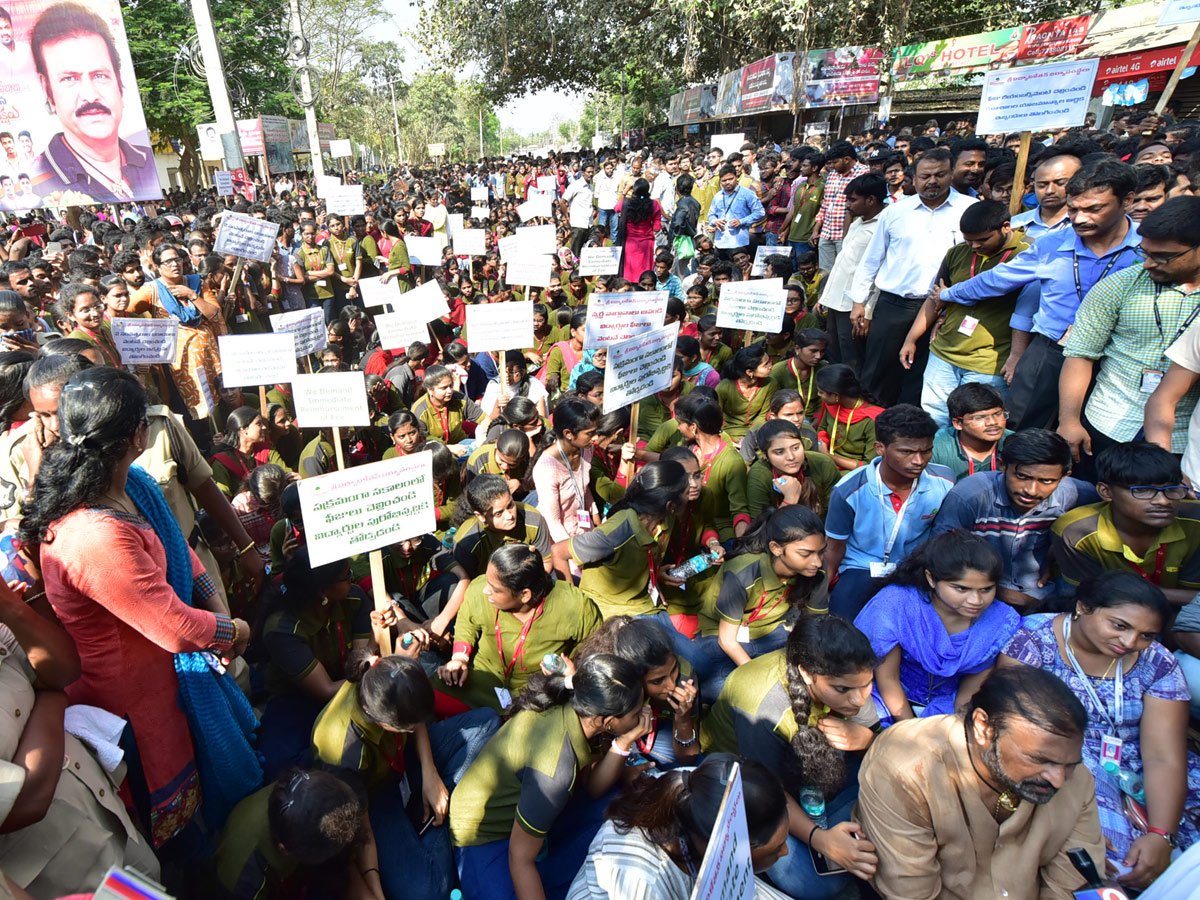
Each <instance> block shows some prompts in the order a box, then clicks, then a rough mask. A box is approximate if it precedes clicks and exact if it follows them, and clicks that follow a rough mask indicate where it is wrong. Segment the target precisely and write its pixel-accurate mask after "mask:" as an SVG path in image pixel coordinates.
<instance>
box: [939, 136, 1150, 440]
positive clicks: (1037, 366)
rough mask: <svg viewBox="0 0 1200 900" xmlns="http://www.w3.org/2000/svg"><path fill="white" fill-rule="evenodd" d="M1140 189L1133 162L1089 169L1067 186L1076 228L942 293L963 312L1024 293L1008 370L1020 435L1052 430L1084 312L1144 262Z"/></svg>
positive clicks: (1012, 423)
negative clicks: (1066, 346)
mask: <svg viewBox="0 0 1200 900" xmlns="http://www.w3.org/2000/svg"><path fill="white" fill-rule="evenodd" d="M1136 187H1137V174H1136V173H1135V172H1134V170H1133V166H1131V165H1129V164H1127V163H1123V162H1118V161H1117V160H1113V159H1104V160H1100V161H1098V162H1095V163H1092V164H1091V165H1089V166H1085V167H1084V168H1082V169H1080V170H1079V171H1078V172H1076V173H1075V174H1074V175H1073V176H1072V177H1071V180H1070V181H1069V182H1068V183H1067V215H1068V216H1069V217H1070V219H1071V228H1070V229H1068V230H1066V231H1064V232H1063V233H1062V234H1061V235H1055V234H1047V235H1045V236H1043V237H1042V238H1041V239H1040V240H1038V241H1037V242H1036V243H1035V244H1034V245H1033V246H1032V247H1030V248H1029V249H1028V250H1026V251H1025V252H1024V253H1019V254H1017V255H1016V256H1014V257H1013V258H1012V259H1010V260H1009V261H1008V262H1004V263H1001V264H1000V265H998V266H996V267H995V268H992V269H988V270H987V271H986V272H980V273H979V274H978V275H976V276H975V277H974V278H970V279H968V280H966V281H962V282H959V283H958V284H956V285H954V286H953V287H949V288H946V289H945V290H943V291H941V295H940V299H942V300H944V301H947V302H952V303H961V304H963V305H964V306H970V305H973V304H975V303H978V302H980V301H983V302H987V301H988V300H989V299H991V298H997V297H1003V296H1005V295H1006V294H1009V293H1011V292H1013V291H1021V294H1020V297H1019V298H1018V300H1017V305H1016V309H1015V310H1014V311H1013V315H1012V319H1011V320H1010V324H1011V325H1012V330H1013V333H1012V350H1011V351H1010V352H1009V357H1008V362H1007V363H1006V364H1005V367H1004V372H1005V374H1007V375H1009V377H1010V378H1011V382H1010V384H1011V386H1010V388H1009V391H1008V412H1009V422H1008V426H1009V428H1011V429H1013V430H1014V431H1020V430H1021V429H1022V428H1045V427H1046V426H1047V425H1050V424H1051V422H1052V421H1053V420H1054V419H1055V418H1056V417H1057V416H1058V376H1059V372H1061V371H1062V366H1063V353H1062V345H1063V343H1064V342H1065V341H1066V336H1067V332H1069V331H1070V330H1071V326H1073V325H1074V324H1075V313H1076V312H1077V311H1078V310H1079V305H1080V304H1081V303H1082V302H1083V298H1084V297H1085V296H1086V295H1087V293H1088V291H1090V290H1091V289H1092V286H1093V285H1094V284H1095V283H1096V282H1097V281H1099V280H1100V279H1102V278H1104V277H1105V276H1107V275H1111V274H1113V273H1114V272H1120V271H1121V270H1122V269H1125V268H1128V267H1129V266H1131V265H1133V264H1134V263H1136V262H1138V256H1137V254H1136V253H1134V252H1133V248H1135V247H1137V246H1138V243H1139V242H1140V238H1139V237H1138V233H1137V227H1136V226H1135V225H1134V223H1133V220H1132V219H1130V218H1129V217H1128V216H1127V215H1125V204H1126V202H1128V201H1129V200H1131V199H1132V198H1133V193H1134V189H1135V188H1136ZM1039 287H1040V296H1039V293H1038V288H1039ZM1023 288H1029V290H1022V289H1023Z"/></svg>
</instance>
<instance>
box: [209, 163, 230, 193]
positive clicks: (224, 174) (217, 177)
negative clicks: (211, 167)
mask: <svg viewBox="0 0 1200 900" xmlns="http://www.w3.org/2000/svg"><path fill="white" fill-rule="evenodd" d="M213 184H214V185H216V188H217V196H218V197H229V196H232V195H233V173H232V172H229V171H227V170H224V169H222V170H220V171H217V172H213Z"/></svg>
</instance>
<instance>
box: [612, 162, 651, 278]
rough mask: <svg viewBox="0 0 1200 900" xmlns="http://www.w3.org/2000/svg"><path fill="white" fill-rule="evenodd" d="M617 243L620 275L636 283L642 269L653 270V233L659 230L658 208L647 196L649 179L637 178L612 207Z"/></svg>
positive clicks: (648, 195) (645, 270)
mask: <svg viewBox="0 0 1200 900" xmlns="http://www.w3.org/2000/svg"><path fill="white" fill-rule="evenodd" d="M615 209H616V212H617V214H618V215H619V216H620V219H618V220H617V243H618V244H620V245H621V246H622V247H623V248H624V249H623V250H622V252H621V260H622V263H621V274H622V275H623V276H624V278H625V280H626V281H631V282H633V283H634V284H637V281H638V279H639V278H640V277H641V276H642V273H643V272H650V271H653V269H654V235H655V234H656V233H657V232H658V231H660V230H661V229H662V207H661V206H660V205H659V203H658V201H657V200H651V199H650V182H649V181H647V180H646V179H645V178H639V179H638V180H637V181H635V182H634V183H633V187H631V188H630V189H629V190H628V191H627V192H626V194H625V196H624V197H622V198H620V199H619V200H618V201H617V205H616V207H615Z"/></svg>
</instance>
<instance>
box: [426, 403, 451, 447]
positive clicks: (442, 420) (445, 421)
mask: <svg viewBox="0 0 1200 900" xmlns="http://www.w3.org/2000/svg"><path fill="white" fill-rule="evenodd" d="M429 406H430V408H431V409H432V410H433V414H434V415H435V416H437V420H438V424H439V425H441V426H442V440H444V441H445V442H446V443H450V407H448V406H447V407H446V408H445V410H444V412H445V415H444V416H443V415H442V412H440V411H439V410H438V408H437V407H436V406H434V405H433V404H432V403H430V404H429Z"/></svg>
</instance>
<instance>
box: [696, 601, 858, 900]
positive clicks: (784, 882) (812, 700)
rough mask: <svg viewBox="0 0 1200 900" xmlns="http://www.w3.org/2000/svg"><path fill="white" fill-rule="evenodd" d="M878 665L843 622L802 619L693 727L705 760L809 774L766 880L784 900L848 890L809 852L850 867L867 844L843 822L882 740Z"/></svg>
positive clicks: (791, 800) (732, 679)
mask: <svg viewBox="0 0 1200 900" xmlns="http://www.w3.org/2000/svg"><path fill="white" fill-rule="evenodd" d="M875 661H876V660H875V653H874V652H873V651H872V650H871V642H870V641H869V640H867V637H866V635H864V634H863V633H862V632H860V631H859V630H858V629H856V628H855V627H854V626H853V625H851V624H850V623H849V622H847V621H846V620H845V619H842V618H839V617H838V616H802V617H801V618H800V620H799V621H798V622H797V623H796V626H795V628H794V629H793V630H792V634H791V637H789V638H788V641H787V648H786V649H785V650H776V651H775V652H773V653H768V654H766V655H765V656H760V657H758V659H755V660H751V661H750V662H748V663H746V665H744V666H742V667H741V668H739V669H737V670H736V671H735V672H734V673H733V674H731V675H730V676H729V679H728V680H727V681H726V682H725V687H724V689H723V690H722V691H721V694H720V696H719V697H718V698H717V700H716V702H715V703H714V704H713V706H712V708H711V709H710V710H709V712H708V715H706V716H705V717H704V721H703V722H701V724H700V746H701V749H702V750H703V751H704V752H705V753H737V754H739V755H743V756H747V757H749V758H751V759H754V760H758V761H759V762H761V763H763V764H764V765H766V766H768V767H769V768H770V769H771V771H773V772H789V771H801V772H811V773H813V774H812V775H811V776H810V778H811V781H809V783H807V784H803V783H802V784H801V785H799V786H798V787H792V788H790V789H789V791H788V798H787V804H788V819H789V826H788V829H789V835H788V839H787V846H788V855H787V856H785V857H783V858H782V859H780V860H779V861H778V862H777V863H775V865H773V866H772V867H771V868H770V869H768V870H767V873H766V874H767V876H768V877H769V878H770V879H771V882H772V883H773V884H774V885H775V886H776V887H778V888H780V889H781V890H783V891H784V892H785V893H786V894H787V895H788V896H789V897H819V898H822V900H829V898H833V897H836V896H838V895H840V894H841V893H842V892H844V891H845V890H846V889H847V888H848V887H849V886H850V885H851V884H854V883H855V881H854V877H853V876H851V875H849V874H847V873H840V874H836V875H825V876H822V875H818V874H817V872H816V870H815V869H814V868H813V861H812V857H811V855H810V854H809V848H811V849H812V850H815V851H820V852H821V853H823V854H824V855H825V856H826V857H827V858H830V859H848V858H852V857H855V856H857V853H858V850H859V849H860V844H859V841H858V840H857V839H858V838H865V837H867V836H866V835H864V834H862V831H861V829H860V828H859V826H858V825H856V824H854V823H853V822H851V821H850V813H851V810H852V809H853V806H854V802H855V800H856V799H857V797H858V777H857V772H858V765H859V763H860V762H861V759H862V753H863V752H864V751H865V750H866V749H867V748H868V747H869V746H870V745H871V742H872V741H873V740H874V739H875V734H876V733H877V732H878V730H879V716H878V715H877V714H876V712H875V704H874V703H873V702H872V700H871V685H872V683H873V674H874V670H873V666H874V665H875ZM835 745H836V746H837V747H842V748H845V749H841V750H839V749H835ZM800 787H802V788H812V789H816V790H818V791H820V792H821V794H822V795H823V797H824V800H825V817H826V824H825V826H824V827H822V828H817V827H815V826H816V823H815V822H813V821H812V819H810V818H809V817H808V816H807V815H806V814H805V812H804V810H803V809H802V808H801V806H800V804H799V803H798V802H797V801H798V799H799V798H798V796H797V792H798V789H799V788H800ZM805 844H807V845H808V846H807V847H806V846H805Z"/></svg>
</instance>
